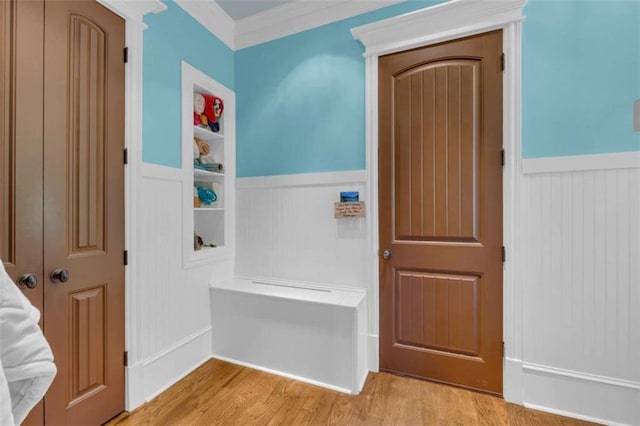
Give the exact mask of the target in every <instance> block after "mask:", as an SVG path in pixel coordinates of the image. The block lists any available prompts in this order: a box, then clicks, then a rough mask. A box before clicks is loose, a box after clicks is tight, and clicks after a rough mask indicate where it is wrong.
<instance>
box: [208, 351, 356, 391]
mask: <svg viewBox="0 0 640 426" xmlns="http://www.w3.org/2000/svg"><path fill="white" fill-rule="evenodd" d="M211 358H213V359H218V360H220V361H225V362H229V363H231V364H236V365H240V366H242V367H248V368H252V369H254V370H259V371H264V372H265V373H269V374H275V375H276V376H281V377H286V378H287V379H292V380H297V381H299V382H303V383H309V384H310V385H314V386H320V387H321V388H326V389H330V390H334V391H337V392H342V393H346V394H349V395H357V393H354V392H351V389H347V388H342V387H339V386H334V385H330V384H328V383H324V382H319V381H317V380H313V379H309V378H307V377H302V376H296V375H295V374H289V373H284V372H282V371H278V370H273V369H271V368H266V367H261V366H259V365H255V364H251V363H249V362H244V361H238V360H237V359H233V358H227V357H225V356H220V355H215V354H214V355H212V356H211Z"/></svg>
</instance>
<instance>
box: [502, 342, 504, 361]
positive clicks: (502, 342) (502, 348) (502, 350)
mask: <svg viewBox="0 0 640 426" xmlns="http://www.w3.org/2000/svg"><path fill="white" fill-rule="evenodd" d="M502 358H504V342H502Z"/></svg>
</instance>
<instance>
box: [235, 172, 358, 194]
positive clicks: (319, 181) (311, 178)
mask: <svg viewBox="0 0 640 426" xmlns="http://www.w3.org/2000/svg"><path fill="white" fill-rule="evenodd" d="M366 181H367V172H366V170H356V171H349V172H329V173H304V174H299V175H277V176H259V177H246V178H238V179H237V181H236V188H237V189H238V190H240V189H266V188H292V187H302V186H327V185H346V184H351V183H364V182H366Z"/></svg>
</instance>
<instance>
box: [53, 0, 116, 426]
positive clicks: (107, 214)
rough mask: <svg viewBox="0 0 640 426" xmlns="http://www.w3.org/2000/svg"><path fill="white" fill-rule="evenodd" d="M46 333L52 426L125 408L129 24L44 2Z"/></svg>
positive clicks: (99, 9)
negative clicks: (65, 274) (54, 371)
mask: <svg viewBox="0 0 640 426" xmlns="http://www.w3.org/2000/svg"><path fill="white" fill-rule="evenodd" d="M44 32H45V34H44V35H45V43H44V47H45V49H44V64H45V83H44V123H45V132H44V158H45V160H44V205H45V216H44V271H45V274H46V275H47V276H49V274H50V273H51V272H52V271H54V270H56V269H59V268H63V269H66V270H68V271H69V276H70V278H69V281H67V282H66V283H54V282H53V281H52V280H50V279H48V278H47V284H46V285H45V289H44V307H45V313H44V329H45V334H46V336H47V338H48V339H49V341H50V342H51V347H52V349H53V353H54V355H55V357H56V364H57V366H58V375H57V376H56V379H55V380H54V382H53V384H52V386H51V390H50V392H49V393H48V394H47V397H46V400H45V419H46V421H47V422H50V423H53V424H63V423H64V424H72V423H73V424H100V423H102V422H105V421H106V420H108V419H110V418H111V417H113V416H115V415H117V414H118V413H120V412H122V411H123V409H124V365H123V353H124V263H123V253H124V164H123V160H122V158H123V156H122V153H123V149H124V61H123V49H124V21H123V20H122V19H121V18H120V17H118V16H116V15H115V14H113V13H112V12H110V11H109V10H107V9H106V8H104V7H103V6H101V5H100V4H98V3H97V2H95V1H85V2H78V1H47V2H45V26H44Z"/></svg>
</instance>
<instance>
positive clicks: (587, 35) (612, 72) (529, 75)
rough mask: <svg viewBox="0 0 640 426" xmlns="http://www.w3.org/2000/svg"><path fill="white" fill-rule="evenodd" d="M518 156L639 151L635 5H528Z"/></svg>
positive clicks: (639, 40)
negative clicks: (635, 116)
mask: <svg viewBox="0 0 640 426" xmlns="http://www.w3.org/2000/svg"><path fill="white" fill-rule="evenodd" d="M524 12H525V15H526V17H527V19H526V21H525V24H524V30H523V45H524V51H523V59H524V69H523V84H524V93H523V108H524V117H523V118H524V122H523V157H525V158H535V157H549V156H563V155H581V154H597V153H606V152H623V151H637V150H640V133H637V132H636V133H634V132H633V108H632V107H633V101H634V100H635V99H639V98H640V1H634V0H608V1H592V0H588V1H587V0H580V1H557V0H556V1H549V0H529V3H528V4H527V6H526V7H525V10H524Z"/></svg>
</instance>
